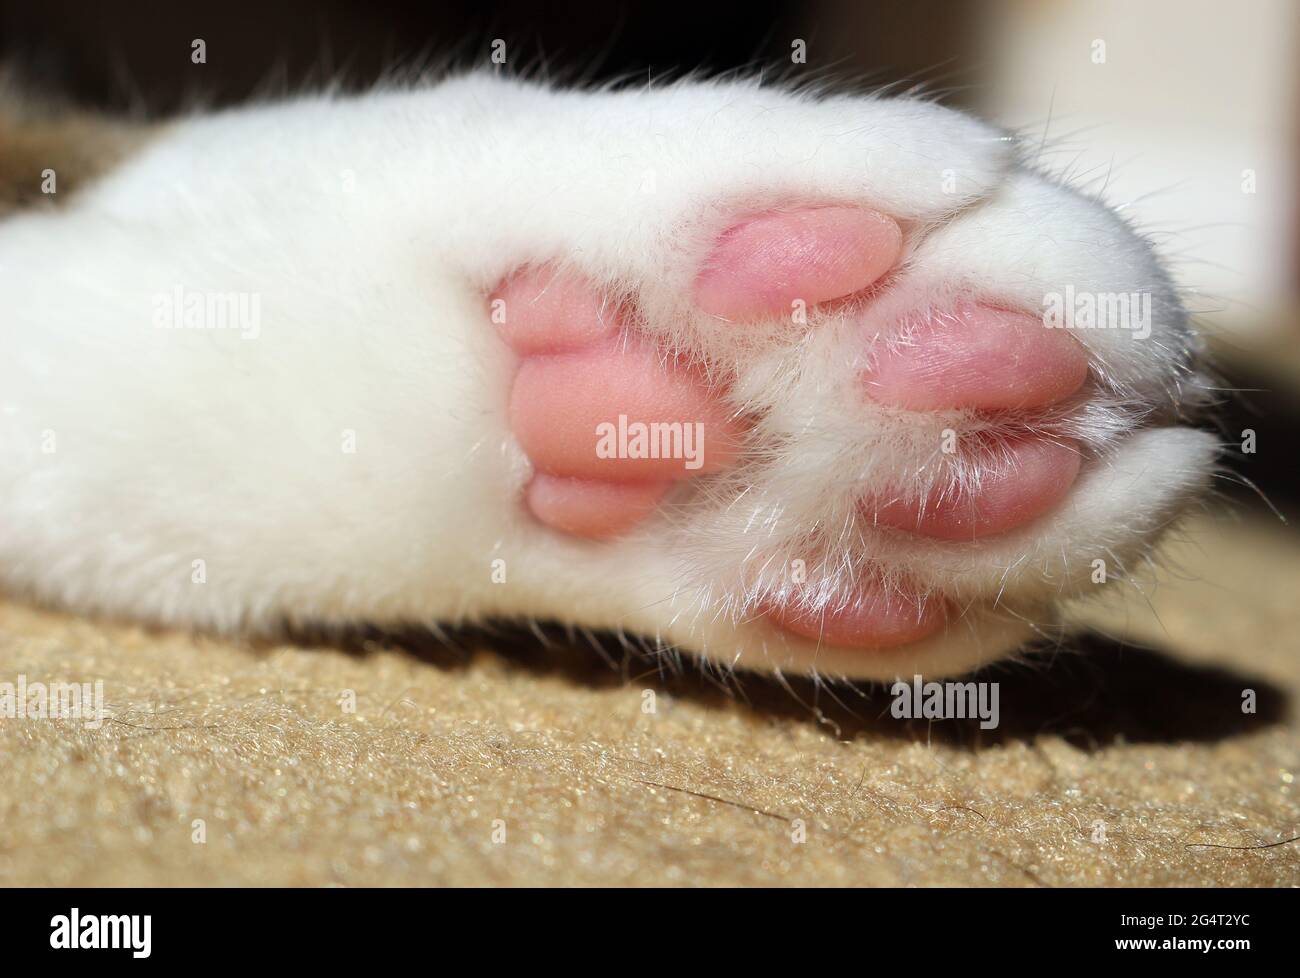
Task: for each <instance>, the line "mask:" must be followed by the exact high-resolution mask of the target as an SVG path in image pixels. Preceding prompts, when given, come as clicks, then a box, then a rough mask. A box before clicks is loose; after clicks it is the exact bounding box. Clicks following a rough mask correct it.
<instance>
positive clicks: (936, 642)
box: [489, 174, 1213, 676]
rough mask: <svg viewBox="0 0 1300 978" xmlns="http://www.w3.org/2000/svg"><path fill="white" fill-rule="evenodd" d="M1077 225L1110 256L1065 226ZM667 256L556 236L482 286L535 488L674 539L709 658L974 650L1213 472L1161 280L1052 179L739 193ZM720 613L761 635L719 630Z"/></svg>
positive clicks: (1011, 640) (1108, 221)
mask: <svg viewBox="0 0 1300 978" xmlns="http://www.w3.org/2000/svg"><path fill="white" fill-rule="evenodd" d="M1044 203H1050V204H1051V206H1052V208H1053V210H1054V212H1055V214H1056V215H1057V216H1056V217H1055V218H1054V219H1047V220H1044V219H1043V218H1042V217H1041V212H1038V211H1037V209H1038V208H1040V207H1041V206H1042V205H1043V204H1044ZM1031 211H1033V212H1035V213H1034V215H1033V216H1032V217H1031ZM1071 212H1073V213H1071ZM1099 213H1100V214H1101V215H1102V217H1100V218H1099V216H1098V215H1099ZM1079 220H1083V221H1085V222H1086V230H1087V231H1088V232H1089V233H1090V234H1091V235H1092V236H1093V238H1094V239H1095V238H1099V237H1100V238H1101V239H1102V240H1101V241H1100V242H1099V244H1104V245H1107V246H1109V247H1110V248H1111V249H1112V252H1114V251H1118V252H1119V253H1120V254H1119V255H1118V256H1117V255H1115V254H1113V253H1112V254H1109V255H1106V256H1105V257H1103V258H1101V260H1098V259H1097V256H1096V255H1095V254H1094V253H1093V252H1092V250H1091V249H1086V250H1085V249H1079V248H1078V246H1077V244H1075V243H1073V242H1071V241H1070V239H1069V238H1058V237H1057V236H1056V234H1055V231H1056V229H1057V228H1058V227H1060V226H1064V227H1067V228H1068V227H1070V226H1071V223H1070V222H1071V221H1079ZM696 238H698V235H694V234H692V233H689V232H684V233H683V235H682V239H684V240H693V239H696ZM1063 242H1064V243H1063ZM676 260H677V261H678V262H679V263H681V262H684V263H685V264H686V265H687V266H688V267H686V268H679V269H677V271H676V273H675V274H674V275H672V276H670V278H671V280H673V281H675V282H676V283H678V286H677V288H678V294H677V295H673V296H665V294H664V292H665V289H664V285H663V283H662V282H646V283H644V284H643V285H642V286H641V287H640V288H637V287H632V288H628V287H626V286H625V285H624V286H623V287H619V286H617V285H613V284H611V283H607V282H602V281H599V280H596V279H593V278H591V277H589V276H588V275H586V274H584V273H583V272H582V271H580V270H578V269H576V268H574V267H573V266H572V265H571V264H570V263H568V262H566V261H565V259H564V256H538V259H537V260H536V261H533V262H529V263H525V264H524V265H523V266H521V267H519V268H517V269H514V270H513V271H511V272H509V273H508V274H507V275H506V276H504V277H503V279H502V280H501V281H500V282H499V283H498V285H497V286H496V288H495V289H493V290H492V291H491V293H490V295H489V303H490V309H491V310H492V315H493V319H494V321H495V322H496V324H497V328H498V330H499V332H500V336H501V337H502V339H503V340H504V341H505V343H506V345H507V346H508V347H509V349H510V351H511V352H512V354H513V356H514V357H515V358H516V363H517V365H516V370H515V374H514V379H513V383H512V385H511V391H510V397H509V411H508V417H509V423H510V427H511V432H512V436H513V438H514V439H515V441H516V442H517V444H518V445H519V447H520V448H521V449H522V450H523V452H524V453H525V454H526V456H527V457H528V459H529V460H530V462H531V466H532V474H531V477H530V478H529V480H528V481H527V483H526V487H525V488H524V491H523V493H522V498H521V499H520V505H521V506H522V507H524V508H525V509H526V510H527V511H528V513H529V514H530V518H531V519H533V520H535V521H538V522H540V523H541V524H544V525H545V526H547V527H549V528H550V529H551V530H553V531H554V532H556V533H559V534H564V535H570V536H574V537H579V538H584V539H587V540H592V541H599V542H600V543H599V545H600V546H604V547H609V548H619V547H623V548H625V549H626V552H627V553H628V555H629V559H634V555H635V554H636V553H637V552H638V549H640V550H641V551H644V549H645V548H647V547H650V548H657V549H661V550H662V549H668V550H671V551H674V552H676V553H677V554H678V555H679V558H680V559H679V560H678V561H677V567H678V571H677V573H678V579H677V580H676V581H675V582H674V586H673V592H672V593H673V598H672V601H671V602H669V603H670V604H671V605H672V606H673V607H674V611H673V616H674V625H675V624H676V622H678V621H681V620H683V619H685V620H687V621H689V622H691V624H690V625H689V626H688V629H689V635H690V637H689V638H687V640H686V644H691V645H694V646H696V647H703V648H704V649H705V651H706V654H710V650H718V648H719V645H721V650H722V654H718V651H712V653H711V654H713V657H714V658H724V659H725V661H728V662H731V663H735V662H742V663H744V664H747V665H754V664H763V663H762V662H756V660H760V659H761V660H765V662H766V664H767V665H768V666H769V667H773V666H774V667H776V668H789V667H791V666H792V665H794V666H797V667H798V668H801V669H804V670H806V669H809V668H822V669H831V670H834V671H843V672H845V673H846V674H852V675H868V676H873V675H874V676H885V675H889V674H892V673H893V672H896V671H898V670H900V669H901V668H903V666H902V663H904V662H907V663H910V665H908V666H907V667H906V668H916V669H917V670H918V671H924V672H927V673H933V672H950V671H954V670H960V669H965V668H969V667H970V666H972V665H976V664H978V663H979V662H982V661H987V660H989V659H991V658H995V657H997V656H998V655H1001V654H1004V653H1005V652H1006V651H1007V649H1008V647H1009V646H1010V647H1014V645H1015V644H1017V643H1018V642H1019V641H1022V640H1023V639H1024V638H1025V637H1027V636H1029V635H1031V634H1032V633H1033V631H1034V630H1035V629H1036V628H1041V627H1044V626H1046V625H1047V624H1048V623H1049V622H1050V620H1051V606H1052V605H1053V604H1054V603H1056V602H1057V601H1058V600H1059V599H1061V598H1063V597H1067V596H1069V595H1070V594H1073V593H1077V592H1078V591H1079V590H1080V584H1081V582H1082V581H1085V580H1089V579H1090V578H1089V577H1088V576H1087V575H1086V574H1082V573H1081V568H1092V567H1093V566H1094V562H1095V560H1097V559H1100V560H1102V561H1103V562H1105V561H1112V562H1114V563H1115V564H1117V565H1118V566H1117V567H1116V572H1120V571H1121V570H1122V566H1123V563H1124V560H1125V555H1132V554H1134V553H1136V552H1139V551H1141V550H1142V549H1143V548H1144V547H1146V546H1147V545H1148V544H1149V542H1150V540H1151V539H1152V538H1153V536H1154V535H1155V534H1156V533H1157V532H1158V531H1159V529H1160V528H1161V527H1162V526H1163V525H1164V524H1165V523H1167V522H1168V521H1169V519H1170V518H1172V516H1173V515H1174V514H1175V513H1176V512H1177V511H1178V510H1179V509H1180V508H1181V507H1182V506H1183V505H1184V504H1185V503H1186V501H1187V500H1188V499H1189V498H1191V496H1193V495H1194V494H1195V492H1196V491H1197V490H1198V489H1199V487H1200V486H1201V485H1202V484H1203V482H1204V478H1205V474H1206V473H1207V472H1208V469H1209V466H1210V464H1211V459H1212V456H1213V445H1212V442H1211V440H1210V439H1209V438H1208V436H1205V435H1203V434H1201V433H1199V432H1195V431H1193V430H1191V429H1187V428H1181V427H1178V426H1177V425H1176V424H1175V422H1176V421H1177V420H1178V419H1179V417H1180V416H1181V414H1183V413H1185V411H1186V409H1188V408H1189V406H1190V405H1191V403H1192V401H1193V400H1194V398H1195V389H1196V383H1195V375H1194V373H1193V352H1194V340H1193V339H1192V337H1191V334H1190V330H1189V329H1188V328H1187V325H1186V322H1185V319H1184V318H1183V316H1182V311H1181V308H1180V307H1179V306H1178V305H1177V301H1176V299H1175V298H1174V297H1173V293H1172V289H1170V288H1169V286H1168V283H1167V280H1165V279H1164V277H1163V273H1162V272H1161V271H1160V269H1159V266H1158V265H1156V264H1155V262H1154V259H1152V258H1150V257H1149V254H1148V253H1147V252H1146V251H1145V245H1142V244H1141V243H1140V242H1138V241H1137V240H1136V238H1134V237H1133V236H1132V235H1131V232H1128V231H1127V229H1126V228H1124V227H1123V226H1122V225H1121V224H1120V223H1119V222H1118V221H1116V220H1114V219H1113V218H1111V217H1110V215H1109V214H1108V213H1107V212H1105V211H1104V210H1103V209H1101V208H1100V207H1099V206H1098V205H1097V204H1095V203H1094V202H1091V201H1086V200H1084V199H1083V198H1079V197H1077V196H1075V195H1073V194H1072V193H1070V192H1069V191H1066V190H1063V189H1061V188H1059V187H1055V186H1053V185H1051V184H1049V183H1047V182H1046V181H1043V180H1040V179H1039V178H1036V177H1033V176H1031V175H1028V174H1016V175H1013V176H1011V177H1009V178H1008V181H1007V183H1006V184H1005V185H1004V186H1003V187H1002V188H1000V189H999V190H998V191H996V192H994V193H993V194H991V195H990V197H989V199H988V200H986V201H984V202H981V203H979V204H976V205H974V206H972V207H969V208H968V209H967V210H966V211H965V212H964V213H962V214H959V215H958V216H956V217H955V218H954V219H952V220H951V221H949V222H947V223H946V224H944V225H942V226H938V227H932V226H925V225H918V224H917V223H916V222H911V221H908V220H907V219H906V218H903V217H900V216H898V215H893V214H889V213H886V212H884V211H882V210H879V209H876V208H872V207H869V206H866V205H861V206H851V205H845V204H843V203H839V202H826V203H816V202H813V203H809V202H806V201H797V200H796V201H791V202H789V204H788V205H785V206H782V205H781V204H779V203H778V204H775V205H773V204H770V203H768V204H765V206H762V207H760V208H756V209H745V208H743V207H736V208H733V213H732V215H731V218H730V219H729V220H727V221H725V222H724V225H723V226H722V227H721V228H720V229H718V230H716V231H715V233H714V234H713V235H712V237H711V240H709V241H708V243H707V246H706V247H704V248H701V249H698V250H697V251H696V252H695V253H693V254H692V253H686V254H681V255H678V256H676ZM1125 261H1127V262H1128V263H1129V265H1128V268H1127V269H1126V268H1125V266H1124V262H1125ZM1044 271H1046V273H1047V274H1046V275H1044V274H1043V272H1044ZM1053 274H1056V275H1058V276H1059V277H1052V276H1053ZM1126 278H1127V279H1128V281H1125V279H1126ZM1131 284H1137V285H1139V286H1140V287H1139V288H1133V289H1128V288H1126V286H1128V285H1131ZM1098 285H1102V286H1105V287H1104V288H1097V286H1098ZM1054 286H1055V290H1054V288H1053V287H1054ZM1089 287H1092V288H1091V289H1090V288H1089ZM1056 291H1059V292H1060V293H1061V294H1062V295H1064V294H1065V293H1067V292H1069V293H1070V294H1072V295H1076V296H1077V295H1078V294H1080V293H1081V292H1082V293H1088V294H1092V295H1094V296H1095V295H1098V294H1102V293H1105V294H1115V293H1119V292H1123V294H1124V295H1125V299H1126V301H1127V300H1128V299H1132V302H1133V305H1132V307H1131V308H1129V307H1126V309H1125V310H1123V312H1122V315H1123V317H1125V318H1124V321H1119V320H1118V319H1115V320H1114V321H1105V322H1100V323H1092V324H1091V325H1090V326H1089V327H1088V328H1087V331H1086V332H1085V330H1084V328H1082V327H1080V328H1074V327H1077V326H1078V324H1077V323H1075V322H1073V321H1071V322H1070V323H1058V322H1054V321H1052V318H1051V315H1050V313H1051V306H1052V296H1053V295H1054V294H1056ZM1103 301H1104V300H1103ZM1108 310H1109V307H1108ZM1071 311H1072V312H1073V307H1072V310H1071ZM1102 315H1111V311H1107V312H1104V313H1102ZM1116 315H1119V313H1116ZM1157 317H1158V318H1157ZM1067 327H1069V328H1067ZM1121 331H1122V333H1121ZM1143 343H1149V344H1151V345H1152V346H1154V347H1155V349H1154V350H1152V349H1146V348H1144V347H1143V346H1142V345H1140V344H1143ZM1148 464H1150V465H1153V466H1155V467H1156V468H1157V469H1158V473H1152V472H1149V471H1148V469H1147V465H1148ZM1094 576H1095V575H1094ZM683 595H690V597H686V598H684V597H683ZM684 608H690V609H691V611H690V612H684ZM706 616H707V617H708V618H711V619H712V623H711V624H710V625H709V626H707V627H704V628H702V627H701V626H700V622H701V620H702V619H704V618H705V617H706ZM718 621H725V622H726V623H728V624H729V625H730V626H731V627H732V628H733V630H734V631H735V632H736V633H737V634H739V635H744V636H747V641H746V642H745V643H743V644H737V643H736V642H735V641H733V640H729V639H725V638H724V639H721V640H718V639H716V638H715V639H714V640H713V641H704V640H702V639H701V636H700V632H701V631H710V632H712V633H713V634H714V635H715V636H716V635H717V634H718V630H717V629H716V628H714V627H712V624H713V623H716V622H718ZM620 624H621V623H620ZM666 630H667V631H668V632H669V633H670V634H671V633H672V631H673V629H672V628H669V629H666ZM657 631H660V632H662V631H664V629H657ZM677 631H678V632H679V633H680V632H683V631H687V629H683V628H677ZM755 649H761V654H760V655H756V654H755Z"/></svg>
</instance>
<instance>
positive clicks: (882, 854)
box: [0, 518, 1300, 886]
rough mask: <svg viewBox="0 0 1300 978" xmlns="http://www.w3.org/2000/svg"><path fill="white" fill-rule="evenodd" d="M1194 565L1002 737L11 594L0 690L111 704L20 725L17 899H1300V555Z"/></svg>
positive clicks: (1017, 708) (762, 684)
mask: <svg viewBox="0 0 1300 978" xmlns="http://www.w3.org/2000/svg"><path fill="white" fill-rule="evenodd" d="M1170 553H1171V557H1172V559H1173V566H1174V568H1175V570H1174V571H1173V573H1172V574H1166V575H1165V579H1164V580H1163V581H1162V582H1161V583H1160V584H1159V585H1158V586H1157V587H1155V588H1154V590H1152V589H1148V590H1147V593H1146V594H1145V595H1138V594H1135V593H1134V592H1132V590H1131V589H1130V590H1128V592H1127V594H1125V595H1119V596H1117V597H1116V598H1115V599H1113V600H1112V601H1111V602H1110V603H1109V604H1108V606H1106V607H1105V608H1097V609H1093V610H1091V611H1089V612H1088V615H1087V617H1088V620H1090V621H1091V622H1093V623H1094V624H1095V625H1096V626H1097V627H1098V628H1099V629H1101V630H1102V632H1103V633H1104V634H1105V635H1106V636H1109V637H1102V636H1101V635H1097V636H1094V637H1093V638H1091V639H1088V640H1085V641H1083V642H1081V643H1079V650H1078V651H1063V652H1059V653H1057V654H1055V655H1051V656H1048V657H1045V658H1043V659H1042V660H1040V661H1039V662H1038V664H1036V665H1035V666H1033V667H1026V666H1012V667H1007V668H1004V669H1001V670H999V671H997V672H996V673H994V674H991V675H988V676H985V677H984V678H987V679H990V680H997V681H1000V682H1001V683H1002V686H1001V704H1000V705H1001V713H1002V725H1001V726H1000V727H999V728H998V729H997V730H995V731H980V730H979V729H978V727H977V725H975V724H974V723H964V722H960V721H946V722H936V723H933V724H928V723H926V722H924V721H913V722H904V721H899V720H895V719H893V718H892V717H891V716H890V715H889V709H888V707H889V697H888V695H887V694H885V693H883V692H881V691H879V690H876V691H874V692H862V691H854V690H845V689H839V690H826V689H822V690H817V689H816V688H814V687H813V686H812V685H811V684H806V683H796V684H793V685H792V687H791V688H789V689H786V688H782V687H780V686H778V685H776V684H775V683H772V682H768V681H760V680H755V679H747V680H745V681H744V682H743V683H742V684H741V686H740V688H739V689H735V688H726V687H723V686H720V685H719V684H716V683H714V682H712V681H710V680H709V679H707V678H705V677H702V676H700V675H699V674H697V673H695V672H688V673H687V674H686V675H681V676H668V677H661V676H660V675H659V674H658V672H657V671H656V669H655V666H654V664H653V663H652V662H649V661H647V660H645V659H643V658H639V657H634V656H630V655H625V654H624V653H623V652H622V651H621V650H617V645H616V643H613V642H610V643H607V648H606V654H607V655H609V656H611V657H612V658H614V659H615V661H616V663H617V664H619V665H620V666H621V667H620V668H616V667H611V666H610V665H608V664H607V663H606V661H605V660H604V659H602V657H601V656H600V655H599V654H597V653H595V652H593V651H592V650H591V649H590V648H586V649H583V648H564V647H561V648H553V649H549V650H548V649H543V648H542V647H541V646H540V645H538V644H536V643H533V642H527V641H521V640H519V639H513V640H510V641H506V640H505V639H500V638H498V639H493V640H483V639H473V640H471V639H466V647H467V648H469V649H471V650H472V651H469V652H458V651H455V650H449V649H445V648H442V647H441V646H438V645H437V644H435V643H433V642H432V641H428V640H422V639H418V638H412V637H408V638H407V639H406V640H399V639H396V638H393V637H387V638H382V639H376V640H369V641H362V640H357V641H355V642H352V643H350V644H349V646H348V647H342V646H340V645H338V644H333V645H330V644H321V643H315V642H310V641H302V642H298V643H296V644H283V645H276V646H249V645H243V644H238V643H229V642H224V641H220V640H217V639H213V638H211V637H202V636H199V637H195V636H191V635H187V634H184V633H180V632H153V631H149V630H145V629H140V628H137V627H133V626H127V625H120V624H111V623H103V622H93V621H87V620H83V619H78V618H75V617H72V616H67V615H62V614H58V613H54V612H49V611H43V610H37V609H34V608H31V607H28V606H25V605H21V604H17V603H7V604H0V682H16V681H17V679H18V677H19V676H20V675H21V676H24V677H25V679H26V681H27V682H29V683H30V682H71V681H89V682H94V681H95V680H102V681H103V683H104V694H105V698H106V702H107V704H108V712H109V718H108V719H107V720H106V722H104V724H103V725H102V726H101V727H100V728H99V729H89V728H87V726H86V725H85V724H83V723H81V722H79V721H76V720H70V719H60V720H51V719H0V758H3V763H0V825H2V826H3V832H2V833H0V883H2V884H4V885H45V884H87V885H127V884H162V885H187V884H188V885H194V884H198V885H231V884H235V885H238V884H281V885H336V884H342V885H408V884H416V885H421V884H468V885H491V884H641V885H647V884H703V885H718V884H811V885H816V884H886V885H929V884H958V885H966V884H970V885H1014V886H1021V885H1024V886H1062V885H1093V884H1116V885H1140V884H1152V885H1202V884H1224V885H1296V884H1300V843H1297V842H1289V843H1288V842H1285V840H1288V839H1291V838H1292V837H1294V836H1296V835H1300V804H1298V802H1300V785H1297V784H1296V783H1295V777H1296V775H1297V773H1300V729H1298V728H1297V721H1296V713H1297V711H1296V709H1295V701H1296V698H1297V696H1300V652H1298V649H1300V637H1298V636H1300V538H1298V537H1297V536H1296V535H1295V534H1294V533H1292V532H1291V531H1289V530H1286V529H1285V528H1284V527H1282V526H1281V525H1280V524H1279V523H1277V522H1275V521H1267V520H1265V519H1262V518H1261V519H1260V520H1259V521H1253V520H1245V521H1242V522H1218V523H1211V522H1210V521H1208V520H1205V521H1202V522H1199V523H1197V524H1194V525H1192V526H1191V527H1190V528H1189V530H1188V532H1187V533H1186V534H1185V535H1184V538H1183V539H1181V540H1179V541H1177V542H1174V543H1173V544H1171V547H1170ZM1119 638H1123V639H1127V640H1128V641H1127V642H1121V641H1119V640H1118V639H1119ZM1131 643H1136V644H1131ZM610 646H612V647H613V648H610ZM1139 646H1145V647H1144V648H1143V647H1139ZM494 649H497V650H499V651H494ZM1245 690H1253V691H1254V698H1255V702H1256V709H1255V712H1253V713H1252V712H1243V709H1242V703H1243V691H1245ZM353 698H355V709H354V710H353V709H352V702H353ZM651 711H652V712H651ZM1277 843H1282V844H1280V845H1279V844H1277ZM1216 847H1221V848H1216Z"/></svg>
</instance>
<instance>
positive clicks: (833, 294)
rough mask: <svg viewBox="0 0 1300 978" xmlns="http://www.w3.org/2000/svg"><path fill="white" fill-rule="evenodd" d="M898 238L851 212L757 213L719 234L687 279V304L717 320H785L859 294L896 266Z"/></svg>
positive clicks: (889, 228)
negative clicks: (690, 295) (797, 308)
mask: <svg viewBox="0 0 1300 978" xmlns="http://www.w3.org/2000/svg"><path fill="white" fill-rule="evenodd" d="M902 248H903V232H902V230H901V229H900V228H899V226H898V222H897V221H895V220H894V219H893V218H892V217H888V216H887V215H885V214H881V213H878V212H877V211H871V210H866V209H863V208H859V207H809V208H804V209H801V210H794V211H778V212H773V213H767V214H759V215H757V216H755V217H751V218H749V219H748V220H745V221H742V222H740V223H739V224H735V225H733V226H732V227H730V228H728V229H727V230H726V231H724V232H723V233H722V236H721V237H720V238H719V239H718V242H717V244H716V245H715V246H714V248H713V253H712V254H711V255H710V256H709V258H708V260H707V261H706V262H705V263H704V268H703V270H701V272H700V274H699V276H698V277H697V278H696V280H695V302H696V304H697V305H698V306H699V307H700V308H701V309H702V310H704V311H705V312H707V313H709V314H710V315H713V316H718V317H720V318H722V319H731V320H745V319H752V318H756V317H760V316H772V315H789V313H790V310H791V304H792V303H793V302H794V301H795V300H803V302H804V303H805V304H806V305H807V306H808V307H809V308H811V307H812V306H814V305H816V304H817V303H820V302H827V301H829V300H831V299H840V298H843V297H844V296H847V295H851V294H853V293H854V292H860V291H862V290H863V289H865V288H867V287H868V286H870V285H871V284H872V283H873V282H875V281H876V280H877V279H879V278H880V277H881V276H882V275H884V274H885V272H887V271H889V269H890V268H892V267H893V266H894V264H895V263H896V262H897V261H898V256H899V254H900V253H901V251H902Z"/></svg>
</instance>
